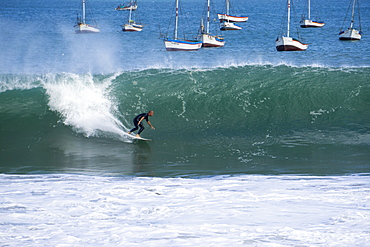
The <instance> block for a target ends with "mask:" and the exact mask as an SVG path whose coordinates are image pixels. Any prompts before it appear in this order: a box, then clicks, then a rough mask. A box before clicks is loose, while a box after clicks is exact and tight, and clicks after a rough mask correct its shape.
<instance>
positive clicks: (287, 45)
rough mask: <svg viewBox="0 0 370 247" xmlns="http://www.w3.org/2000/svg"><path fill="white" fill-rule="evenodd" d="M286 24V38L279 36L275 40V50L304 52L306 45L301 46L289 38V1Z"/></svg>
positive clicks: (295, 40)
mask: <svg viewBox="0 0 370 247" xmlns="http://www.w3.org/2000/svg"><path fill="white" fill-rule="evenodd" d="M287 7H288V23H287V34H286V36H284V35H281V36H279V37H278V38H277V39H276V50H278V51H305V50H306V49H307V47H308V44H303V43H302V42H300V41H299V40H297V39H293V38H292V37H290V36H289V35H290V0H288V6H287Z"/></svg>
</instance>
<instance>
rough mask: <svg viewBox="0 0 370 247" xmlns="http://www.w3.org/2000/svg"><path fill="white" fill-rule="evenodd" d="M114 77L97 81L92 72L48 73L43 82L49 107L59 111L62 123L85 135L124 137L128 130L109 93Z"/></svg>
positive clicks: (127, 136)
mask: <svg viewBox="0 0 370 247" xmlns="http://www.w3.org/2000/svg"><path fill="white" fill-rule="evenodd" d="M116 76H117V75H113V76H111V77H108V78H106V79H104V80H102V81H101V82H96V81H94V78H93V76H92V75H91V74H83V75H77V74H71V73H63V74H61V75H56V74H50V75H49V77H48V78H46V79H45V83H44V88H45V89H46V93H47V95H48V96H49V106H50V109H51V110H54V111H56V112H58V113H60V115H61V116H62V119H63V122H64V124H66V125H69V126H72V127H73V128H74V129H75V130H77V131H78V132H80V133H83V134H85V135H86V136H87V137H90V136H97V135H101V134H102V133H103V134H108V133H112V134H116V135H117V136H120V137H122V138H125V139H127V138H129V135H128V134H127V133H126V132H125V131H127V129H126V128H125V126H124V125H123V124H122V123H121V122H120V121H119V119H118V118H117V117H116V116H115V114H119V113H118V110H117V108H116V104H115V103H114V100H115V99H114V98H111V96H110V85H111V83H112V80H113V79H115V78H116Z"/></svg>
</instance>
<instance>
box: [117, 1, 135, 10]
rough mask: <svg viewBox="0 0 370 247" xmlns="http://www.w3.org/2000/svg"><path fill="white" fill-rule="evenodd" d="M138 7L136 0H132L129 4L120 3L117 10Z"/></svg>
mask: <svg viewBox="0 0 370 247" xmlns="http://www.w3.org/2000/svg"><path fill="white" fill-rule="evenodd" d="M136 9H137V2H136V1H130V2H129V3H127V4H120V5H118V7H117V8H116V10H130V11H132V10H134V11H135V10H136Z"/></svg>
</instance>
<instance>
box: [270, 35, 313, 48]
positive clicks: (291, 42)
mask: <svg viewBox="0 0 370 247" xmlns="http://www.w3.org/2000/svg"><path fill="white" fill-rule="evenodd" d="M307 48H308V45H307V44H303V43H301V42H300V41H299V40H296V39H293V38H291V37H284V36H282V37H279V38H278V39H277V40H276V50H278V51H305V50H306V49H307Z"/></svg>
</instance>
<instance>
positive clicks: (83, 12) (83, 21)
mask: <svg viewBox="0 0 370 247" xmlns="http://www.w3.org/2000/svg"><path fill="white" fill-rule="evenodd" d="M85 18H86V8H85V0H82V23H83V24H85V23H86V21H85Z"/></svg>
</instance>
